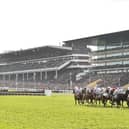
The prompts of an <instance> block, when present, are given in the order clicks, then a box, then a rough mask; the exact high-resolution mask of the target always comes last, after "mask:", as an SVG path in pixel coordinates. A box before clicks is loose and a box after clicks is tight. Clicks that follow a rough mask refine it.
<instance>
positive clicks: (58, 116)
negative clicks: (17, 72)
mask: <svg viewBox="0 0 129 129" xmlns="http://www.w3.org/2000/svg"><path fill="white" fill-rule="evenodd" d="M0 129H129V109H128V108H115V107H114V108H110V107H107V108H104V107H103V106H95V105H94V106H91V105H89V106H79V105H74V100H73V95H53V96H49V97H47V96H0Z"/></svg>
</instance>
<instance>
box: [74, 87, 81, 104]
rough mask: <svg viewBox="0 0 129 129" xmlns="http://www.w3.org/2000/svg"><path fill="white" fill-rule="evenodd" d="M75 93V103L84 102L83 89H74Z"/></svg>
mask: <svg viewBox="0 0 129 129" xmlns="http://www.w3.org/2000/svg"><path fill="white" fill-rule="evenodd" d="M73 93H74V100H75V104H83V94H82V91H79V90H77V91H76V90H75V89H74V90H73Z"/></svg>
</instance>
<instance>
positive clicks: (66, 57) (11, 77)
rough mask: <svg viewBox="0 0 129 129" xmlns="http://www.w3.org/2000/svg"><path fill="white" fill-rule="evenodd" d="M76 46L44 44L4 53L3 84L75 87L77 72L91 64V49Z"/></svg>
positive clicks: (0, 83) (1, 62)
mask: <svg viewBox="0 0 129 129" xmlns="http://www.w3.org/2000/svg"><path fill="white" fill-rule="evenodd" d="M75 46H76V45H75ZM75 46H74V47H73V48H72V47H67V46H61V47H60V46H44V47H38V48H32V49H27V50H20V51H13V52H8V53H2V54H0V87H8V88H9V89H11V90H14V89H16V90H27V89H43V88H50V89H72V87H73V85H74V83H75V82H76V75H77V74H78V73H80V71H82V69H87V67H88V66H89V65H90V64H89V54H88V53H89V49H88V48H86V47H85V48H77V49H76V47H75ZM81 49H83V51H82V50H81Z"/></svg>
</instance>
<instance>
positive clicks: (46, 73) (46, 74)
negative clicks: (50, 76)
mask: <svg viewBox="0 0 129 129" xmlns="http://www.w3.org/2000/svg"><path fill="white" fill-rule="evenodd" d="M45 80H47V71H45Z"/></svg>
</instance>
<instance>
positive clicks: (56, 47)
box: [0, 45, 72, 55]
mask: <svg viewBox="0 0 129 129" xmlns="http://www.w3.org/2000/svg"><path fill="white" fill-rule="evenodd" d="M46 48H52V49H61V50H72V48H71V47H64V46H49V45H48V46H42V47H35V48H28V49H21V50H16V51H8V52H5V53H1V54H0V55H3V54H10V53H16V52H23V51H34V50H39V49H44V50H45V49H46Z"/></svg>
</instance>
